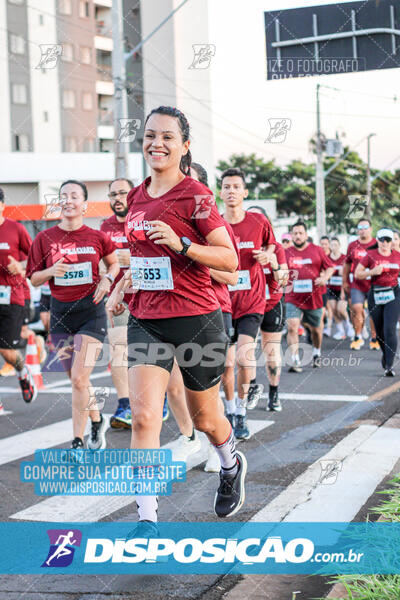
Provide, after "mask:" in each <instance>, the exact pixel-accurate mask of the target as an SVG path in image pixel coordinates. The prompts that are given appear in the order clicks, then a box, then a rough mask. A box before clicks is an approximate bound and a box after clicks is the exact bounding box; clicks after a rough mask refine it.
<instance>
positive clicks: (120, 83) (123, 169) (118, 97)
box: [111, 0, 129, 178]
mask: <svg viewBox="0 0 400 600" xmlns="http://www.w3.org/2000/svg"><path fill="white" fill-rule="evenodd" d="M111 11H112V38H113V51H112V77H113V82H114V166H115V178H118V177H128V157H129V142H127V141H124V140H123V135H122V131H123V128H124V127H126V126H127V124H128V121H127V120H126V119H128V100H127V95H126V85H125V59H124V40H123V25H122V14H123V13H122V0H113V2H112V8H111Z"/></svg>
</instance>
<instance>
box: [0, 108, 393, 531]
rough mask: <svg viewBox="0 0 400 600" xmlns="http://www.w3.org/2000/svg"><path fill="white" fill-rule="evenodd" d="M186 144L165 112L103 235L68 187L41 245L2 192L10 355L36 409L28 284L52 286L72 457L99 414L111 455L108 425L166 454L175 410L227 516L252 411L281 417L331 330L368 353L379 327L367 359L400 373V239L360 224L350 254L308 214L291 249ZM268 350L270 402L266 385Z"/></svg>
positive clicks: (1, 339) (152, 500)
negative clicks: (139, 178)
mask: <svg viewBox="0 0 400 600" xmlns="http://www.w3.org/2000/svg"><path fill="white" fill-rule="evenodd" d="M189 146H190V130H189V124H188V121H187V119H186V117H185V116H184V115H183V113H182V112H180V111H179V110H177V109H176V108H171V107H159V108H158V109H155V110H153V111H152V112H151V113H150V114H149V115H148V117H147V119H146V122H145V131H144V141H143V153H144V158H145V160H146V162H147V165H148V167H149V171H150V176H149V177H147V178H146V179H145V180H144V181H143V183H141V184H140V185H138V186H137V187H135V186H134V185H133V183H132V182H131V181H130V180H128V179H117V180H114V181H112V182H111V183H110V184H109V190H108V197H109V201H110V206H111V209H112V212H113V215H112V216H111V217H110V218H108V219H106V220H105V221H104V222H103V223H102V225H101V227H100V230H95V229H92V228H90V227H88V226H87V225H85V224H84V219H85V213H86V210H87V206H88V191H87V188H86V186H85V184H84V183H83V182H80V181H76V180H74V179H71V180H68V181H65V182H64V183H62V185H61V187H60V192H59V204H60V207H61V218H60V222H59V223H58V225H56V226H54V227H51V228H49V229H46V230H45V231H42V232H40V233H39V234H38V235H37V236H36V237H35V239H34V241H33V242H32V240H31V238H30V236H29V235H28V233H27V231H26V229H25V228H24V227H23V225H21V224H20V223H18V222H15V221H13V220H12V219H8V218H4V217H3V211H4V205H5V198H4V194H3V192H2V190H0V354H1V355H2V357H3V359H4V361H5V364H6V365H8V368H11V369H15V371H16V372H17V375H18V378H19V384H20V386H21V392H22V396H23V399H24V401H25V402H27V403H31V402H33V401H34V400H35V399H36V397H37V394H38V390H37V389H36V385H35V382H34V379H33V376H32V374H31V372H30V370H29V367H28V366H27V365H25V362H24V358H23V353H22V352H21V351H20V350H19V349H18V347H19V345H20V342H21V338H25V339H26V338H27V336H28V332H29V330H28V331H27V328H28V321H29V319H28V321H27V315H26V310H27V306H28V308H29V296H28V294H29V287H28V286H27V285H26V278H28V279H29V280H30V283H31V285H33V286H34V287H36V288H38V287H40V288H41V290H42V297H41V304H40V317H41V319H42V322H43V325H44V328H45V330H46V332H48V333H49V336H48V342H47V347H48V349H51V350H52V351H53V352H54V351H56V352H58V354H59V360H60V362H61V364H62V366H63V369H64V370H65V372H66V373H67V375H68V377H69V378H70V380H71V388H72V422H73V433H72V438H73V439H72V443H71V451H74V452H79V451H80V450H81V449H82V448H84V435H85V429H86V425H87V419H88V417H89V418H90V422H91V427H90V434H89V436H88V439H87V442H86V446H87V448H89V449H91V450H99V449H104V448H105V447H106V435H105V434H106V430H107V428H108V426H109V425H110V426H111V428H113V429H131V432H132V434H131V435H132V442H131V447H132V448H158V447H159V445H160V432H161V428H162V424H163V420H165V419H166V418H167V417H168V412H169V409H170V410H171V411H172V413H173V416H174V418H175V419H176V422H177V425H178V428H179V431H180V434H181V435H180V438H179V444H178V448H177V451H176V453H175V454H174V458H175V459H177V460H186V459H187V458H188V456H190V455H191V454H194V453H196V452H197V451H198V450H199V449H200V445H201V444H200V439H199V435H198V432H199V431H202V432H204V433H205V434H206V436H207V438H208V440H209V453H208V460H207V462H206V464H205V470H206V471H210V472H218V473H220V482H219V486H218V489H217V492H216V495H215V500H214V508H215V512H216V514H217V515H218V516H219V517H227V516H231V515H234V514H235V513H236V512H237V511H238V510H239V509H240V507H241V506H242V504H243V501H244V496H245V492H244V479H245V475H246V469H247V464H246V459H245V456H244V454H243V453H242V452H239V451H238V450H237V449H236V445H235V442H236V440H247V439H249V438H250V436H251V432H250V429H249V424H248V421H247V411H248V410H251V409H254V408H255V407H256V406H257V404H258V403H259V402H260V400H261V399H262V398H264V397H266V399H267V401H266V409H267V410H268V411H274V412H279V411H281V410H282V405H281V402H280V399H279V382H280V378H281V371H282V368H284V369H285V370H287V372H288V373H291V374H296V373H300V372H301V371H302V370H303V369H304V368H312V369H318V368H321V366H322V364H323V362H322V355H321V352H322V347H323V339H324V336H329V337H332V338H333V339H335V340H338V341H342V340H345V339H346V338H347V339H348V344H349V347H350V349H351V350H352V351H359V350H360V349H361V348H362V346H363V345H364V344H365V340H366V339H367V338H368V337H369V333H368V329H369V332H370V340H369V347H370V349H371V350H379V349H380V350H381V364H382V368H383V372H384V375H385V376H394V370H393V364H394V361H395V357H396V351H397V338H398V332H397V326H398V325H397V324H398V320H399V317H400V292H399V287H398V278H399V271H400V248H399V234H398V232H396V231H393V230H391V229H389V228H387V227H384V226H382V227H381V228H380V229H379V230H378V231H377V232H376V235H375V237H373V232H372V227H371V222H370V220H369V219H367V218H364V217H363V218H361V219H360V220H359V222H358V223H357V239H355V240H354V241H352V242H351V243H350V244H349V245H348V248H347V250H346V252H345V253H343V252H342V248H341V243H340V241H339V238H338V237H335V236H334V237H330V238H329V237H327V236H324V237H323V238H322V239H321V240H318V241H319V244H316V243H314V242H313V241H312V239H311V238H310V237H309V234H308V232H307V226H306V224H305V222H304V221H302V220H301V219H299V220H298V221H297V222H296V223H294V224H293V226H292V227H291V230H290V232H287V233H285V234H284V235H283V236H281V239H280V240H278V239H276V236H275V234H274V231H273V227H272V224H271V222H270V220H269V219H268V216H267V215H265V214H264V213H263V211H262V210H260V209H256V208H253V209H250V210H245V209H244V200H245V199H246V198H247V196H248V190H247V187H246V178H245V175H244V174H243V172H242V171H241V170H239V169H237V168H229V169H228V170H226V171H225V172H224V173H223V174H222V176H221V181H220V199H221V201H222V203H223V210H222V215H221V214H220V211H219V210H218V209H217V205H216V202H215V199H214V196H213V194H212V192H211V191H210V190H209V188H208V187H207V185H208V182H207V173H206V171H205V170H204V168H203V167H202V166H201V165H199V164H198V163H192V160H191V154H190V149H189ZM27 302H28V304H27ZM368 321H369V323H368ZM283 335H286V342H287V347H288V350H287V351H286V352H285V360H284V361H283V352H282V348H281V341H282V336H283ZM106 337H107V338H108V342H109V347H110V368H111V377H112V382H113V386H114V388H115V391H116V393H117V398H118V404H117V406H116V407H115V412H114V414H113V416H112V417H111V419H110V422H108V421H107V418H106V417H105V415H102V413H101V410H99V408H98V406H97V405H96V403H93V402H92V400H91V397H90V385H91V384H90V375H91V373H92V370H93V368H94V366H95V362H96V356H98V355H99V354H100V352H101V350H102V346H103V343H104V340H105V338H106ZM346 343H347V342H346ZM37 344H38V349H39V352H41V353H42V356H41V359H42V361H43V360H45V357H46V351H45V349H44V348H43V345H42V343H41V342H40V341H37ZM259 352H260V353H261V356H263V364H265V369H266V375H267V379H268V382H269V390H268V393H267V394H265V395H264V394H263V387H262V386H261V385H260V384H259V383H258V382H257V378H256V364H259V355H258V353H259ZM88 357H92V359H91V360H88ZM93 357H94V358H93ZM292 376H293V375H288V377H292ZM89 407H90V409H89ZM135 499H136V503H137V506H138V515H139V520H140V521H144V522H146V523H148V524H150V526H151V524H152V523H154V522H155V521H156V520H157V507H158V501H157V497H156V496H136V498H135Z"/></svg>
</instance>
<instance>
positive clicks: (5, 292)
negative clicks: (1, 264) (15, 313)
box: [0, 285, 11, 304]
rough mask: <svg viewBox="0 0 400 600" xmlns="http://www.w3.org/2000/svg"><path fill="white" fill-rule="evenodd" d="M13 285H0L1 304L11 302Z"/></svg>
mask: <svg viewBox="0 0 400 600" xmlns="http://www.w3.org/2000/svg"><path fill="white" fill-rule="evenodd" d="M10 298H11V285H0V304H10Z"/></svg>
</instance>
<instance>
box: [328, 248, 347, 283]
mask: <svg viewBox="0 0 400 600" xmlns="http://www.w3.org/2000/svg"><path fill="white" fill-rule="evenodd" d="M330 259H331V261H332V263H333V266H334V267H335V271H334V273H333V275H332V276H331V278H330V279H329V281H328V285H327V287H328V288H329V289H330V290H332V291H333V292H340V290H341V289H342V284H343V277H342V273H343V265H344V262H345V260H346V255H345V254H341V255H340V256H339V258H332V256H331V257H330Z"/></svg>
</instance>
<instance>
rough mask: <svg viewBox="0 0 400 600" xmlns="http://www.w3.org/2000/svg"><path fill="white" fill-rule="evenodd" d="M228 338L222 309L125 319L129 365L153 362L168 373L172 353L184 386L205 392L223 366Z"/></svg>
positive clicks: (150, 363)
mask: <svg viewBox="0 0 400 600" xmlns="http://www.w3.org/2000/svg"><path fill="white" fill-rule="evenodd" d="M227 349H228V337H227V335H226V333H225V329H224V321H223V318H222V312H221V309H218V310H216V311H214V312H212V313H209V314H206V315H196V316H192V317H173V318H170V319H137V318H136V317H134V316H133V315H130V316H129V321H128V367H134V366H137V365H155V366H158V367H162V368H163V369H166V370H167V371H169V372H170V373H171V371H172V367H173V364H174V356H175V357H176V360H177V363H178V365H179V368H180V370H181V373H182V377H183V381H184V384H185V387H186V388H188V389H189V390H194V391H204V390H207V389H209V388H211V387H213V386H214V385H216V384H217V383H219V381H220V379H221V375H222V373H223V372H224V369H225V358H226V352H227Z"/></svg>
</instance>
